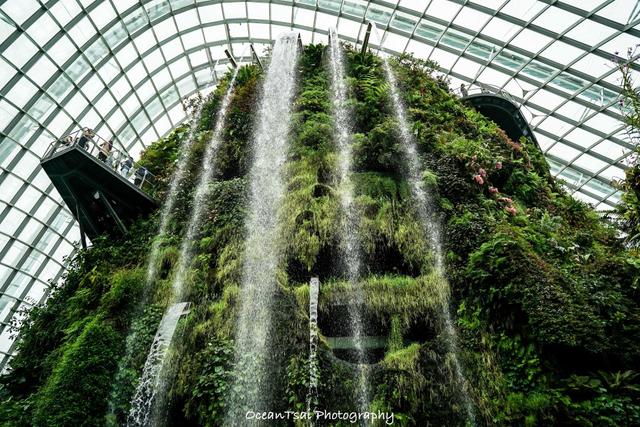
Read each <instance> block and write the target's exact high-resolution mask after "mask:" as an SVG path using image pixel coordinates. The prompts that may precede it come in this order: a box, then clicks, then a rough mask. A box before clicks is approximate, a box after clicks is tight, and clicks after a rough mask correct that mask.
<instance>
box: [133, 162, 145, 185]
mask: <svg viewBox="0 0 640 427" xmlns="http://www.w3.org/2000/svg"><path fill="white" fill-rule="evenodd" d="M148 174H149V171H148V170H147V168H145V167H144V166H140V167H139V168H138V169H136V172H135V178H134V179H133V184H134V185H136V186H137V187H140V188H142V184H144V181H145V180H146V179H147V175H148Z"/></svg>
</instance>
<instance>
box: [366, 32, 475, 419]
mask: <svg viewBox="0 0 640 427" xmlns="http://www.w3.org/2000/svg"><path fill="white" fill-rule="evenodd" d="M374 28H375V24H374ZM375 30H376V34H377V28H375ZM378 46H381V43H380V38H379V35H378ZM381 56H382V60H383V62H382V64H383V67H384V73H385V76H386V77H387V81H388V82H389V90H390V91H391V103H392V107H393V113H394V115H395V117H396V120H397V122H398V127H399V131H400V140H401V142H402V144H401V146H402V150H403V154H404V157H405V159H406V172H405V173H406V176H407V180H408V181H409V185H410V187H411V193H412V195H413V198H414V199H415V205H416V211H417V214H418V217H419V219H420V221H421V223H422V224H423V227H424V229H425V231H426V234H427V236H428V237H429V240H430V246H431V250H432V251H433V255H434V268H435V272H436V273H437V274H438V275H439V276H440V277H441V278H442V280H443V281H445V282H446V279H445V277H444V263H443V258H442V243H441V242H442V241H441V238H442V233H441V229H440V224H439V222H438V219H437V218H436V214H435V206H434V202H433V199H432V197H431V195H430V194H429V193H428V192H427V191H425V189H424V186H423V182H422V174H421V166H420V160H419V157H418V149H417V145H416V142H415V140H414V139H413V135H412V134H411V131H410V130H409V123H408V120H407V115H406V112H405V108H404V104H403V102H402V99H401V98H400V93H399V91H398V83H397V79H396V75H395V72H394V71H393V69H392V68H391V65H390V64H389V60H388V58H387V56H386V55H381ZM438 291H439V293H440V297H441V307H440V311H441V313H440V314H441V320H442V331H443V333H444V337H445V339H446V342H447V346H448V350H449V354H450V357H451V363H452V364H453V374H454V376H455V381H456V383H457V386H458V390H459V393H460V400H461V402H462V404H463V406H464V410H465V412H466V414H467V421H468V422H469V423H470V424H471V425H475V424H476V419H475V411H474V408H473V403H472V402H471V398H470V396H469V383H468V381H467V379H466V378H465V375H464V372H463V370H462V365H461V364H460V360H459V357H458V354H459V353H460V351H459V348H458V338H457V333H456V330H455V327H454V325H453V320H452V318H451V311H450V310H451V308H450V307H449V303H450V301H449V296H450V290H449V287H448V285H447V286H446V289H438Z"/></svg>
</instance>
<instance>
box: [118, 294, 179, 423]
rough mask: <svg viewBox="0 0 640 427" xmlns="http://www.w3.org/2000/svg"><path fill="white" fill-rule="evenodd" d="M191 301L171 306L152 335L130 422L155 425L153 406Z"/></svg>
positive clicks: (133, 402) (134, 398)
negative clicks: (173, 342)
mask: <svg viewBox="0 0 640 427" xmlns="http://www.w3.org/2000/svg"><path fill="white" fill-rule="evenodd" d="M188 305H189V303H186V302H182V303H177V304H173V305H171V306H170V307H169V308H168V309H167V311H166V312H165V313H164V315H163V316H162V320H161V321H160V326H158V330H157V331H156V335H155V337H154V338H153V344H151V349H150V350H149V355H148V356H147V360H146V361H145V363H144V368H143V369H142V376H141V377H140V383H139V384H138V387H137V388H136V392H135V394H134V396H133V399H132V401H131V411H130V412H129V416H128V419H127V425H130V426H131V425H132V426H148V425H152V420H153V413H152V409H153V408H152V406H153V404H154V402H157V399H158V391H159V390H160V389H162V383H163V382H164V380H165V378H164V377H163V376H162V374H163V373H164V371H165V370H164V369H162V367H163V366H164V364H165V360H166V353H167V350H168V349H169V346H170V344H171V340H172V339H173V335H174V333H175V331H176V327H177V326H178V321H179V320H180V316H182V314H183V312H184V310H185V308H186V307H187V306H188Z"/></svg>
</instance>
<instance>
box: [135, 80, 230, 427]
mask: <svg viewBox="0 0 640 427" xmlns="http://www.w3.org/2000/svg"><path fill="white" fill-rule="evenodd" d="M237 73H238V71H237V69H236V70H235V71H234V73H233V77H232V78H231V80H230V81H229V84H228V87H227V90H226V92H225V95H224V97H223V98H222V102H221V103H220V107H219V109H218V114H217V118H216V122H215V125H214V130H213V133H212V135H211V139H210V140H209V141H208V143H207V146H206V148H205V152H204V155H203V157H202V164H201V171H200V178H199V180H198V184H197V187H196V190H195V194H194V196H193V206H192V209H191V216H190V218H189V222H188V223H187V232H186V234H185V237H184V238H183V239H182V246H181V248H180V257H179V260H178V268H177V271H176V273H175V275H174V276H173V283H172V295H171V302H172V303H177V302H180V301H181V300H182V298H183V297H184V282H185V278H186V275H187V272H188V269H189V266H190V265H191V261H192V258H193V243H194V240H195V238H196V235H197V233H198V232H199V231H200V228H201V225H202V216H203V214H204V208H205V201H206V199H205V197H206V195H207V192H208V188H209V184H210V183H211V181H212V179H213V171H214V167H213V163H214V159H215V155H216V153H217V152H218V148H219V147H220V140H221V136H222V129H223V128H224V125H225V120H226V116H227V112H228V109H229V103H230V102H231V94H232V92H233V87H234V83H235V79H236V76H237ZM184 304H186V303H184ZM176 305H177V304H174V305H171V306H170V307H169V308H168V309H167V311H166V312H165V314H164V316H163V319H162V322H161V323H160V326H159V328H158V332H157V333H156V338H155V340H154V342H153V345H152V346H151V351H150V352H149V355H148V356H147V360H146V362H145V366H144V369H143V372H142V377H141V379H140V383H139V384H138V388H137V389H136V393H135V395H134V398H133V400H132V402H131V411H130V413H129V418H128V425H134V426H138V425H150V421H154V423H153V425H158V424H161V423H162V420H161V419H159V420H153V419H152V414H153V411H154V405H155V406H158V405H159V404H161V402H163V401H164V397H165V395H166V391H167V390H166V389H167V386H168V385H169V384H167V381H162V380H161V378H163V377H165V376H166V375H167V373H166V372H164V371H166V369H164V367H165V366H166V358H167V350H168V349H169V345H170V343H171V337H172V336H173V332H174V331H175V327H176V324H177V322H178V319H179V316H175V315H174V314H173V311H174V307H176ZM165 318H167V319H169V320H167V321H166V322H165ZM174 319H175V322H173V321H174ZM172 322H173V323H172ZM165 323H166V325H168V326H172V327H173V329H169V328H168V327H167V326H166V325H165ZM174 323H175V324H174ZM163 328H164V329H163ZM165 329H166V330H167V331H168V330H170V332H171V335H169V336H168V339H167V338H166V336H165V334H163V333H162V332H163V331H164V330H165ZM158 340H160V341H158Z"/></svg>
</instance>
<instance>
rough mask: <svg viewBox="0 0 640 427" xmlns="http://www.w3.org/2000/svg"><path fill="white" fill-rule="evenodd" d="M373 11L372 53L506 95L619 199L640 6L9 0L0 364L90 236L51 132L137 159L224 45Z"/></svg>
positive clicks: (0, 13)
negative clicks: (429, 63) (109, 138)
mask: <svg viewBox="0 0 640 427" xmlns="http://www.w3.org/2000/svg"><path fill="white" fill-rule="evenodd" d="M369 21H372V22H375V23H376V25H377V27H378V28H379V31H380V36H381V37H380V41H378V40H377V38H376V37H372V38H371V41H370V46H371V47H372V48H378V49H381V50H383V51H385V52H387V53H389V54H394V55H397V54H401V53H405V52H407V53H413V54H414V55H415V56H417V57H420V58H425V59H427V58H428V59H432V60H435V61H437V62H438V63H439V64H440V69H441V71H442V73H443V74H445V75H446V76H447V77H449V78H450V79H451V82H452V83H451V84H452V86H453V87H458V86H459V85H460V84H461V83H462V82H464V83H465V84H466V85H467V86H468V87H471V88H472V87H474V86H478V85H481V84H490V85H495V86H498V87H499V89H500V90H502V91H507V92H509V93H510V94H511V95H512V98H513V99H514V100H515V101H516V102H517V103H518V104H519V106H520V107H521V111H522V112H523V114H524V115H525V117H526V118H527V120H528V121H529V122H530V123H531V127H532V128H533V130H534V132H535V134H536V136H537V139H538V141H539V143H540V146H541V147H542V149H543V150H544V151H545V154H546V156H547V159H548V161H549V164H550V166H551V169H552V171H553V173H554V174H555V175H557V176H558V177H559V178H561V179H563V180H564V181H565V184H566V186H567V187H568V188H569V189H570V190H571V191H573V192H574V194H575V195H576V196H577V197H579V198H582V199H583V200H586V201H588V202H590V203H593V204H594V205H596V206H597V207H598V208H604V209H610V208H612V207H614V206H615V204H616V203H617V202H618V200H619V197H620V196H619V193H618V192H617V191H616V190H615V189H614V188H613V187H612V185H611V184H612V180H615V179H616V178H621V177H622V176H623V175H624V169H625V158H626V157H627V156H628V155H629V153H630V151H631V149H632V147H633V146H632V143H631V141H629V139H628V138H627V136H626V133H625V132H624V126H623V124H622V122H621V118H622V113H623V111H621V108H622V107H621V106H620V105H619V104H618V101H619V91H618V85H617V81H616V79H617V73H616V71H617V68H616V66H615V63H614V61H613V60H616V61H622V62H625V61H630V62H633V60H634V59H635V58H634V57H633V56H632V57H630V58H629V57H627V56H626V55H622V56H620V55H619V54H618V51H622V52H626V49H627V48H628V47H632V46H635V45H636V44H638V43H640V7H639V6H638V4H637V2H636V1H635V0H562V1H556V0H476V1H469V0H389V1H385V0H371V1H364V0H297V1H284V0H256V1H247V0H242V1H239V0H230V1H223V0H203V1H196V0H171V1H168V0H151V1H144V0H96V1H93V0H50V1H45V0H0V167H1V168H2V174H1V175H0V200H1V201H0V223H1V224H2V228H1V229H0V370H2V368H3V367H4V364H5V361H6V357H5V356H7V355H10V354H11V353H12V351H14V347H15V344H14V340H13V338H12V332H11V330H10V328H9V324H10V322H12V321H14V322H15V321H19V319H20V315H21V312H22V310H23V309H28V308H29V307H30V306H32V305H33V304H36V303H38V302H40V301H43V300H44V298H46V296H47V295H48V293H49V291H50V288H51V283H55V282H56V281H57V280H58V279H59V278H60V276H61V275H62V274H63V272H64V269H65V264H66V260H65V257H66V256H67V255H68V254H70V253H71V252H72V251H73V248H74V244H75V243H76V242H77V241H78V239H79V234H78V227H77V225H76V224H75V223H74V221H73V219H72V215H71V213H70V212H69V210H68V209H67V207H66V206H64V204H63V202H62V200H61V198H60V195H59V194H58V193H57V192H56V191H55V189H54V188H53V186H52V185H51V183H50V182H49V180H48V179H47V177H46V175H45V174H44V172H43V171H42V170H41V168H40V167H39V166H38V162H39V159H40V158H41V157H42V156H43V154H44V152H45V150H46V148H47V146H48V143H49V142H50V141H51V140H52V139H54V138H55V137H56V136H59V135H63V134H66V133H69V132H71V131H73V130H75V129H77V128H78V127H81V126H89V127H92V128H93V129H95V130H96V131H97V132H99V133H101V134H105V135H108V134H111V135H113V136H114V137H115V138H116V139H118V140H119V141H120V142H121V143H122V144H123V145H124V146H125V147H126V148H127V149H128V150H129V151H130V152H133V153H134V154H135V153H139V152H140V150H142V149H143V148H144V146H145V145H146V144H148V143H150V142H152V141H154V140H157V139H158V138H160V137H162V136H163V135H165V134H167V133H168V132H169V131H170V130H171V129H173V128H174V127H175V126H176V125H178V124H179V123H180V122H181V121H183V120H184V119H185V114H184V111H183V109H182V107H181V102H180V100H181V98H182V97H185V96H190V95H192V94H194V93H195V92H196V91H208V90H211V88H212V87H213V86H214V85H215V83H216V80H217V75H218V73H220V72H224V71H225V70H226V68H227V63H228V59H227V57H226V56H225V54H224V50H225V49H229V50H230V51H231V52H232V53H233V54H234V56H235V57H236V59H237V60H238V62H240V63H242V62H248V61H250V60H251V54H250V52H249V50H248V49H247V45H248V44H249V43H253V44H254V46H255V48H256V50H257V51H258V52H261V51H262V49H263V48H264V47H267V46H269V45H270V44H271V42H272V40H273V39H274V38H275V37H276V36H277V35H278V34H279V33H281V32H283V31H290V30H291V29H294V30H297V31H300V34H301V36H302V40H303V42H304V43H313V42H324V41H325V40H326V37H327V34H328V29H329V27H332V26H336V27H337V28H338V32H339V33H340V35H341V37H342V38H343V39H344V40H346V41H349V42H351V43H353V44H359V43H360V41H361V40H362V39H363V38H364V34H365V31H366V26H367V25H366V24H367V22H369ZM238 55H240V56H238ZM243 55H244V56H243ZM632 68H633V72H634V73H635V72H637V70H638V67H637V65H636V64H632Z"/></svg>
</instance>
